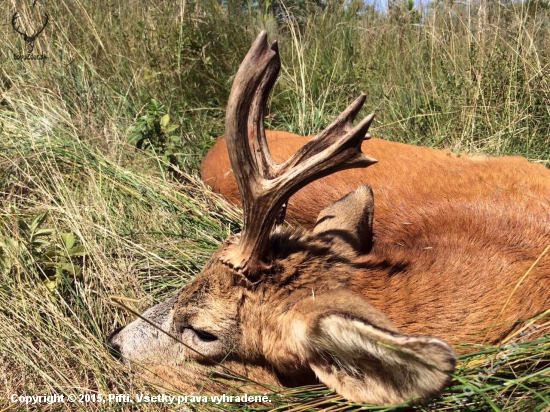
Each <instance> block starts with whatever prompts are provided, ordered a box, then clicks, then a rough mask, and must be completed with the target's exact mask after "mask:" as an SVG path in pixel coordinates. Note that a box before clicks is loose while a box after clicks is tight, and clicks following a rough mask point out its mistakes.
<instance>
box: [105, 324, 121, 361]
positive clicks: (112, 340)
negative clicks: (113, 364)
mask: <svg viewBox="0 0 550 412" xmlns="http://www.w3.org/2000/svg"><path fill="white" fill-rule="evenodd" d="M122 329H124V326H121V327H119V328H116V329H115V330H113V331H111V333H109V334H108V335H107V347H108V348H109V352H110V353H111V355H112V356H113V357H114V358H116V359H118V360H120V359H122V354H121V352H120V344H119V343H118V342H117V340H116V338H117V334H118V332H120V331H121V330H122Z"/></svg>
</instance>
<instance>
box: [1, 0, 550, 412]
mask: <svg viewBox="0 0 550 412" xmlns="http://www.w3.org/2000/svg"><path fill="white" fill-rule="evenodd" d="M12 7H13V3H10V2H3V3H2V4H0V15H2V16H5V17H4V18H5V21H8V20H11V16H12V15H13V13H14V12H15V10H14V9H12ZM17 7H18V9H17V11H18V13H19V15H20V22H21V27H22V28H24V29H26V30H27V33H31V32H32V31H33V30H36V29H37V28H38V27H39V24H38V23H36V22H40V21H43V14H44V13H48V15H49V16H50V19H49V23H48V25H47V26H46V28H45V30H44V32H43V33H41V34H40V35H39V36H38V38H37V39H36V41H35V44H34V48H33V51H32V53H33V54H34V55H37V56H40V55H45V56H46V59H45V60H24V59H18V58H17V55H22V56H26V52H27V50H28V49H27V45H26V44H25V42H24V41H23V40H22V38H21V36H20V35H18V34H17V33H15V31H13V30H11V28H10V27H9V26H6V30H3V31H2V32H1V33H0V38H1V40H2V41H1V44H2V47H1V48H0V93H1V94H0V133H1V139H0V337H1V338H0V380H1V382H2V387H3V391H5V392H4V393H5V395H6V396H3V395H2V396H1V397H0V410H5V409H4V408H9V407H10V405H11V406H13V404H12V403H11V402H10V401H9V396H10V395H11V394H18V395H43V394H53V393H59V394H65V395H69V394H83V393H85V394H90V395H91V394H97V393H101V394H108V393H120V394H134V393H157V392H158V389H155V388H153V387H151V386H149V385H148V384H147V383H146V382H143V381H142V380H141V379H140V378H139V377H138V376H136V375H134V374H131V373H128V371H127V369H126V368H125V367H123V366H122V365H121V364H120V363H118V362H117V361H116V360H114V359H113V358H112V357H111V356H110V354H109V352H108V350H107V348H106V347H105V344H104V340H105V338H104V337H105V335H106V334H107V333H108V332H109V331H110V330H112V329H113V328H114V327H116V326H119V325H122V324H124V323H127V322H128V321H129V320H130V319H131V318H132V317H133V315H132V314H131V313H129V312H128V311H127V310H125V309H123V308H121V307H120V306H118V305H117V304H116V302H120V301H122V302H124V304H125V305H127V306H130V307H133V308H135V310H136V311H138V312H140V311H142V310H143V309H144V308H146V307H148V306H150V305H151V304H152V303H154V302H157V301H159V300H162V299H164V298H166V297H167V296H169V295H171V294H172V293H174V291H175V290H177V289H178V288H179V287H181V286H182V285H184V284H185V282H187V280H188V279H190V278H191V277H192V276H194V275H195V274H196V273H197V272H198V271H200V268H201V265H202V264H203V263H204V261H205V259H206V258H207V257H208V256H209V255H210V253H211V252H212V251H213V250H215V249H216V248H217V247H218V245H219V243H220V242H221V241H222V240H223V239H224V238H225V237H226V236H227V235H228V234H230V233H231V232H232V231H234V230H236V229H237V227H238V224H239V214H238V211H236V210H234V209H233V208H231V207H229V206H228V205H227V204H226V203H225V202H223V201H222V200H221V199H219V198H217V197H216V196H215V195H213V194H212V193H210V192H209V191H208V190H206V189H205V188H204V187H203V186H202V185H201V183H200V181H199V180H198V178H197V177H196V175H197V167H198V165H199V163H200V160H201V158H202V156H203V154H204V153H205V151H206V150H207V148H208V147H210V145H211V144H212V143H213V142H214V140H215V138H216V136H218V135H220V134H222V133H223V118H224V106H225V103H226V101H227V97H228V93H229V89H230V86H231V80H232V76H233V75H234V73H235V71H236V69H237V67H238V65H239V63H240V61H241V59H242V57H243V56H244V54H245V53H246V50H247V49H248V47H249V45H250V42H251V40H252V39H253V38H254V37H255V36H256V34H257V33H258V32H259V31H260V30H261V29H267V30H268V32H269V35H270V36H269V37H270V38H271V39H273V38H277V39H278V41H279V43H280V45H281V46H280V50H281V54H282V61H283V68H282V71H281V75H280V80H279V82H278V83H277V85H276V87H275V90H274V93H273V96H272V98H271V101H270V103H269V112H268V113H267V116H266V123H267V124H268V125H269V127H271V128H278V129H285V130H290V131H294V132H298V133H302V134H311V133H315V132H316V131H318V130H320V129H321V128H322V127H323V126H324V125H326V124H328V122H329V121H330V120H331V119H332V117H333V116H334V115H335V114H337V113H339V112H340V111H341V110H342V109H343V108H344V107H345V106H346V104H347V103H349V102H350V101H351V99H353V98H355V97H356V95H357V94H358V93H359V92H361V91H365V92H366V93H367V95H368V98H367V103H366V104H365V106H366V107H367V110H376V111H377V113H378V116H377V121H376V123H375V125H374V127H373V128H372V133H373V134H376V135H378V136H381V137H384V138H386V139H392V140H398V141H403V142H408V143H418V144H423V145H430V146H438V147H446V148H450V149H452V150H454V151H459V152H484V153H488V154H512V153H513V154H521V155H523V156H526V157H527V158H529V159H530V160H532V161H537V162H542V163H545V164H547V165H548V164H550V76H549V74H548V73H550V5H549V3H548V2H547V1H545V0H529V1H524V2H514V1H511V2H504V3H498V2H489V1H487V0H482V1H481V2H479V3H478V2H472V3H468V2H460V3H459V2H453V1H445V2H442V1H439V0H436V1H434V2H432V3H429V4H428V5H427V6H426V8H424V9H418V8H416V7H415V6H414V3H411V2H407V1H404V2H399V1H395V2H392V3H390V5H389V7H388V8H387V10H380V9H376V8H374V7H371V6H366V5H364V3H363V2H362V1H345V2H341V1H289V2H287V3H282V2H280V1H258V2H248V1H237V0H233V1H225V2H220V1H214V0H204V1H200V2H199V1H195V2H194V1H188V0H179V1H166V0H152V1H149V2H140V1H131V2H127V1H121V0H114V1H108V2H107V1H103V0H100V1H90V0H83V1H80V2H70V1H67V0H60V1H58V2H48V3H41V2H35V3H34V5H32V4H31V3H30V2H28V3H26V4H22V3H21V2H17ZM114 297H117V298H114ZM530 324H531V322H526V324H525V329H524V332H525V335H524V336H520V335H516V336H511V337H510V338H509V341H508V346H505V347H498V348H494V347H480V348H478V350H477V351H476V353H474V354H470V355H468V356H462V357H461V363H460V366H459V368H458V370H457V373H456V376H455V379H454V381H453V385H452V386H451V387H450V388H449V389H448V390H447V391H446V392H445V393H444V394H443V395H442V396H441V397H440V398H438V399H436V400H434V403H433V404H430V405H428V406H424V407H420V406H417V407H415V410H426V411H427V410H461V411H464V410H469V411H480V410H493V411H499V410H506V411H520V410H521V411H523V410H525V411H549V410H550V367H549V364H550V355H549V353H550V334H549V333H546V335H544V336H542V337H539V338H537V339H531V340H529V339H530V335H529V333H530V331H531V330H532V328H530ZM546 327H548V322H547V323H546ZM273 399H274V403H273V404H272V405H271V406H270V408H272V407H273V405H279V406H280V407H281V409H284V410H289V409H292V410H313V409H315V408H318V407H326V408H329V409H328V410H332V411H339V410H350V409H355V408H359V407H362V408H363V409H364V410H367V409H369V410H390V409H394V408H395V409H397V410H400V409H402V407H399V406H397V407H392V408H382V407H369V406H359V405H352V404H349V403H346V402H344V401H343V400H342V399H341V398H339V397H338V396H336V395H334V394H332V393H331V392H330V391H328V390H326V388H300V389H292V390H288V391H285V392H283V393H280V394H277V395H274V397H273ZM124 406H125V404H124V403H123V402H111V403H108V404H102V403H93V402H90V403H86V404H82V405H80V407H79V406H78V404H70V403H66V404H56V405H53V406H51V407H50V406H48V405H42V409H41V410H76V409H79V408H80V409H82V410H122V408H123V407H124ZM195 407H196V408H198V409H203V408H208V407H207V406H205V405H195ZM225 407H226V408H228V409H239V408H242V409H250V408H251V406H250V405H248V406H247V405H238V404H227V405H226V406H225ZM168 408H169V407H168V406H167V405H165V404H154V403H149V404H143V405H141V406H140V410H151V411H155V410H164V409H168ZM403 408H408V407H407V406H403ZM16 409H20V410H25V409H26V407H25V406H24V405H18V406H17V407H16ZM27 409H32V410H34V409H37V408H36V407H32V406H29V407H28V408H27ZM258 409H261V407H258Z"/></svg>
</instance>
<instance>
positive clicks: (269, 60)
mask: <svg viewBox="0 0 550 412" xmlns="http://www.w3.org/2000/svg"><path fill="white" fill-rule="evenodd" d="M279 68H280V59H279V53H278V48H277V43H273V44H272V45H271V46H270V47H269V46H268V44H267V35H266V33H265V32H261V33H260V35H259V36H258V37H257V38H256V40H255V41H254V43H252V46H251V47H250V50H249V51H248V53H247V55H246V57H245V58H244V60H243V62H242V63H241V66H240V67H239V70H238V72H237V75H236V76H235V80H234V82H233V87H232V88H231V94H230V96H229V102H228V105H227V112H226V120H225V128H226V141H227V146H228V152H229V159H230V161H231V166H232V167H233V171H234V173H235V178H236V180H237V185H238V187H239V192H240V195H241V201H242V205H243V212H244V219H243V221H244V222H243V230H242V232H241V236H240V239H239V241H238V242H230V243H228V244H227V245H226V247H225V249H224V250H223V251H222V253H221V255H220V259H221V261H222V262H224V263H226V264H227V265H229V266H231V267H233V268H234V269H236V270H239V271H241V273H243V274H244V275H245V276H247V277H248V278H249V279H250V280H255V279H256V278H257V276H259V275H260V274H261V273H262V272H264V271H265V270H266V269H267V268H269V256H268V254H267V245H268V241H269V235H270V233H271V230H272V228H273V225H274V223H275V220H276V219H277V215H278V212H279V210H280V209H281V207H282V206H283V204H284V203H285V202H286V201H287V199H288V198H289V197H290V196H291V195H292V194H294V193H295V192H296V191H298V190H299V189H301V188H302V187H303V186H305V185H306V184H308V183H310V182H312V181H314V180H316V179H318V178H320V177H323V176H326V175H328V174H331V173H333V172H335V171H338V170H344V169H349V168H353V167H366V166H369V165H371V164H373V163H375V162H376V160H375V159H372V158H370V157H368V156H366V155H364V154H363V153H362V152H361V143H362V141H363V140H364V139H365V138H366V133H367V130H368V128H369V125H370V123H371V122H372V119H373V118H374V114H371V115H369V116H367V117H366V118H365V119H363V120H362V121H361V122H359V124H358V125H357V126H355V127H353V125H352V122H353V120H354V118H355V116H356V115H357V113H358V112H359V110H360V109H361V107H362V106H363V103H364V101H365V96H364V95H361V96H359V97H358V98H357V99H356V100H355V101H354V102H353V103H352V104H351V105H350V106H349V107H348V108H347V109H346V110H344V111H343V112H342V113H341V114H340V115H339V116H338V117H337V118H336V119H335V120H334V121H333V122H332V123H331V124H330V125H329V126H328V127H327V128H326V129H325V130H324V131H322V132H321V133H320V134H319V135H317V136H316V137H315V138H314V139H312V140H311V141H309V142H308V143H306V144H305V145H304V146H303V147H302V148H300V149H299V150H298V152H296V153H295V154H294V155H293V156H292V157H291V158H290V159H288V160H287V161H286V162H284V163H282V164H277V163H275V162H274V161H273V159H272V157H271V155H270V153H269V149H268V147H267V142H266V138H265V131H264V125H263V115H264V108H265V104H266V102H267V98H268V96H269V92H270V91H271V88H272V87H273V85H274V83H275V79H276V78H277V74H278V72H279Z"/></svg>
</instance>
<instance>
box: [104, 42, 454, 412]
mask: <svg viewBox="0 0 550 412" xmlns="http://www.w3.org/2000/svg"><path fill="white" fill-rule="evenodd" d="M279 67H280V60H279V54H278V51H277V44H276V43H273V44H272V45H271V46H269V45H268V44H267V38H266V33H265V32H262V33H260V35H259V36H258V37H257V38H256V40H255V41H254V43H253V44H252V46H251V48H250V50H249V52H248V54H247V55H246V57H245V58H244V61H243V62H242V64H241V66H240V68H239V70H238V72H237V75H236V77H235V80H234V82H233V87H232V89H231V94H230V97H229V103H228V106H227V114H226V136H227V144H228V149H229V154H230V159H231V164H232V167H233V170H234V173H235V176H236V178H237V182H238V186H239V191H240V195H241V199H242V205H243V212H244V224H243V229H242V232H241V233H240V234H239V235H237V236H233V237H231V238H229V239H228V240H227V241H226V242H225V244H224V245H223V246H222V247H221V249H220V250H219V251H218V252H217V253H216V254H215V255H214V256H213V257H212V258H211V260H210V261H209V263H207V265H206V266H205V268H204V269H203V271H202V272H201V273H200V274H199V275H198V276H197V277H195V278H194V279H193V280H192V281H191V282H189V283H188V284H187V285H186V286H185V287H184V288H183V289H182V290H181V291H180V292H179V293H177V295H176V296H174V297H173V298H171V299H170V300H168V301H166V302H163V303H160V304H158V305H157V306H155V307H153V308H151V309H149V310H148V311H146V312H145V313H144V314H143V316H142V317H141V318H139V319H137V320H135V321H134V322H132V323H131V324H129V325H127V326H126V327H124V328H121V329H119V330H117V331H115V332H114V333H113V334H111V336H110V337H109V344H110V345H111V347H112V348H114V349H115V350H116V351H117V352H118V353H119V354H120V355H121V356H122V357H123V358H124V359H125V360H126V361H127V362H132V363H137V364H140V365H147V368H148V370H149V371H154V373H156V374H157V375H160V376H161V377H162V379H166V380H168V381H169V382H170V383H171V384H174V385H175V386H177V387H179V388H180V389H184V390H189V389H193V388H194V389H195V390H196V389H197V387H198V386H199V384H198V383H199V382H200V383H201V384H203V383H204V377H205V376H207V375H210V374H211V373H212V369H215V370H216V371H218V372H220V371H221V372H222V373H225V376H226V377H227V373H228V372H229V371H231V372H232V374H233V377H236V378H239V377H242V375H244V376H246V377H248V378H251V379H255V380H261V381H262V382H266V383H269V384H278V385H281V384H304V383H311V382H312V381H314V380H315V379H319V380H320V381H321V382H323V383H324V384H326V385H327V386H328V387H330V388H333V389H335V390H336V391H337V392H338V393H340V394H341V395H342V396H344V397H346V398H347V399H350V400H353V401H362V402H370V403H392V402H401V401H404V400H407V399H410V398H417V399H425V398H427V397H429V396H432V395H434V394H436V393H438V392H439V391H440V390H441V389H442V388H443V387H444V386H445V385H446V384H447V383H448V381H449V374H450V373H451V372H452V371H453V370H454V366H455V354H454V352H453V350H452V349H451V348H450V347H449V346H448V345H447V344H446V343H444V342H443V341H441V340H439V339H436V338H432V337H424V336H407V335H405V334H402V333H400V332H399V331H398V330H397V329H396V328H395V327H394V326H393V325H392V324H391V322H390V321H389V320H388V319H387V318H386V317H385V316H384V314H382V313H381V312H379V311H378V310H377V309H375V308H374V307H373V306H371V305H370V304H369V303H368V302H367V301H366V300H364V299H363V298H362V297H360V296H358V295H356V294H354V293H353V292H351V291H350V290H349V287H348V282H349V280H350V273H351V272H352V271H353V270H354V258H355V257H356V255H357V254H360V253H364V252H366V251H368V247H369V246H368V245H369V244H370V240H371V225H372V214H373V211H372V208H373V203H372V192H371V190H370V188H369V187H368V186H361V187H359V188H358V189H357V190H355V191H354V192H352V193H350V194H348V195H347V196H345V197H344V198H342V199H340V200H338V201H337V202H335V203H333V204H331V205H329V206H328V207H327V208H326V209H324V210H323V211H322V212H321V214H320V216H319V219H318V222H317V224H316V226H315V228H314V229H313V230H312V231H311V232H305V231H300V230H277V231H273V228H274V225H275V224H276V222H277V220H278V219H280V215H281V209H282V208H283V210H284V204H285V202H286V201H287V200H288V198H289V197H290V196H291V195H292V194H293V193H295V192H296V191H297V190H299V189H300V188H301V187H303V186H304V185H306V184H308V183H309V182H312V181H314V180H315V179H318V178H320V177H322V176H326V175H328V174H330V173H333V172H336V171H339V170H344V169H349V168H355V167H365V166H369V165H371V164H373V163H375V162H376V161H375V160H374V159H372V158H369V157H368V156H366V155H365V154H363V153H362V152H361V143H362V141H363V140H364V139H365V136H366V133H367V129H368V127H369V125H370V123H371V122H372V119H373V117H374V115H373V114H371V115H369V116H367V117H366V118H364V119H363V120H362V121H360V122H359V123H358V124H357V125H356V126H355V127H354V126H353V125H352V121H353V120H354V117H355V115H356V114H357V112H358V111H359V110H360V108H361V106H362V104H363V102H364V100H365V97H364V96H360V97H359V98H358V99H357V100H355V101H354V102H353V103H352V104H351V105H350V106H349V107H348V108H347V109H346V110H345V111H344V112H342V113H341V114H340V115H339V116H338V117H337V118H336V120H334V122H332V123H331V124H330V125H329V126H328V127H327V128H326V129H325V130H324V131H322V132H321V133H319V134H318V135H317V136H316V137H314V138H313V139H312V140H311V141H309V142H308V143H306V144H305V145H304V146H303V147H302V148H301V149H300V150H298V152H297V153H295V154H294V155H293V156H292V157H290V158H289V159H288V160H287V161H286V162H284V163H280V164H277V163H275V162H274V161H273V159H272V158H271V156H270V153H269V150H268V147H267V144H266V139H265V133H264V126H263V114H264V107H265V104H266V101H267V98H268V95H269V92H270V90H271V88H272V86H273V84H274V82H275V78H276V77H277V74H278V71H279ZM211 390H214V391H215V390H216V389H215V388H214V389H211Z"/></svg>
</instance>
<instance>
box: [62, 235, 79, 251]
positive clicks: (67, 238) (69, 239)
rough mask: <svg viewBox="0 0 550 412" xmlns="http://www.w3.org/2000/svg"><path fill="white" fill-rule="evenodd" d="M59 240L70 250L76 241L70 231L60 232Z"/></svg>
mask: <svg viewBox="0 0 550 412" xmlns="http://www.w3.org/2000/svg"><path fill="white" fill-rule="evenodd" d="M61 241H62V242H63V245H64V246H65V249H67V250H71V249H72V248H73V246H74V244H75V242H76V239H75V237H74V236H73V234H72V233H61Z"/></svg>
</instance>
